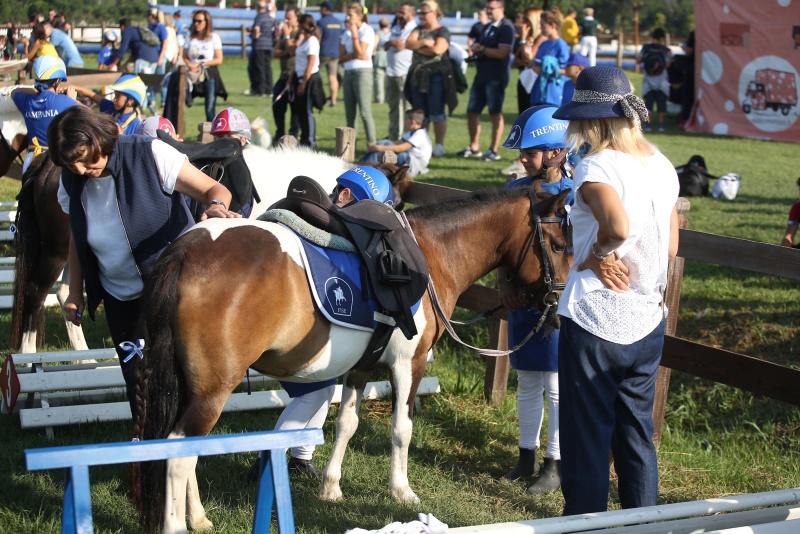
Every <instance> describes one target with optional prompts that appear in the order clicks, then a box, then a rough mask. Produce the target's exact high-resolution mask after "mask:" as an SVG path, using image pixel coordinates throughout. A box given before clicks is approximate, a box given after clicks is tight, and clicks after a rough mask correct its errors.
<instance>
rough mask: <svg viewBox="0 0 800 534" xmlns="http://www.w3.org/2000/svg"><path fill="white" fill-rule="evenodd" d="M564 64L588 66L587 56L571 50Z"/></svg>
mask: <svg viewBox="0 0 800 534" xmlns="http://www.w3.org/2000/svg"><path fill="white" fill-rule="evenodd" d="M566 65H577V66H579V67H588V66H589V58H588V57H586V56H584V55H583V54H578V53H577V52H573V53H571V54H570V55H569V58H568V59H567V63H566Z"/></svg>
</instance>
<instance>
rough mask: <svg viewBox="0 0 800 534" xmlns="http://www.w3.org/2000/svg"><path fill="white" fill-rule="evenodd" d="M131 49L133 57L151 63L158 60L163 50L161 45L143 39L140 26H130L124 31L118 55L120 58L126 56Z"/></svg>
mask: <svg viewBox="0 0 800 534" xmlns="http://www.w3.org/2000/svg"><path fill="white" fill-rule="evenodd" d="M129 50H130V53H131V59H133V60H134V61H136V60H137V59H142V60H144V61H149V62H150V63H156V62H158V54H159V53H160V52H161V46H160V45H159V46H150V45H148V44H145V42H144V41H142V38H141V37H140V36H139V28H137V27H135V26H128V27H127V28H125V30H124V31H123V32H122V42H121V43H120V45H119V50H118V51H117V55H119V57H120V60H123V59H124V58H125V54H127V53H128V51H129Z"/></svg>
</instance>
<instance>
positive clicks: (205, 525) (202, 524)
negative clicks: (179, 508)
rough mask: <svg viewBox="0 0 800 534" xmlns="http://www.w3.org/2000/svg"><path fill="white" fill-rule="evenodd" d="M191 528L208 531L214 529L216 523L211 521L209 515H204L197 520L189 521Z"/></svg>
mask: <svg viewBox="0 0 800 534" xmlns="http://www.w3.org/2000/svg"><path fill="white" fill-rule="evenodd" d="M189 528H191V529H192V530H194V531H195V532H208V531H209V530H213V529H214V523H212V522H211V521H209V520H208V518H207V517H205V516H203V517H202V518H201V519H198V520H196V521H189Z"/></svg>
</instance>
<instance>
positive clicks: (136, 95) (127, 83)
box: [111, 74, 147, 107]
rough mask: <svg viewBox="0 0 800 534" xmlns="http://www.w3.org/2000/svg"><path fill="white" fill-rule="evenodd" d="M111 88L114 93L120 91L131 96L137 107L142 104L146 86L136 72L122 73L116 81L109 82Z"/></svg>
mask: <svg viewBox="0 0 800 534" xmlns="http://www.w3.org/2000/svg"><path fill="white" fill-rule="evenodd" d="M111 88H112V89H113V90H114V92H115V93H122V94H123V95H125V96H127V97H130V98H132V99H133V100H134V102H136V104H137V105H138V106H139V107H141V106H143V105H144V98H145V93H146V92H147V86H146V85H145V84H144V82H143V81H142V79H141V78H140V77H139V76H137V75H136V74H123V75H122V76H120V77H119V78H118V79H117V81H115V82H114V83H112V84H111Z"/></svg>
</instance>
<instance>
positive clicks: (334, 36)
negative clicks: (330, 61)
mask: <svg viewBox="0 0 800 534" xmlns="http://www.w3.org/2000/svg"><path fill="white" fill-rule="evenodd" d="M317 26H318V27H319V31H320V33H321V34H322V38H321V39H320V40H319V55H320V56H325V57H330V58H338V57H339V41H340V39H341V36H342V32H343V31H344V23H343V22H342V21H341V20H339V18H338V17H336V16H335V15H332V14H328V15H325V16H324V17H322V18H321V19H319V21H318V22H317Z"/></svg>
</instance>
